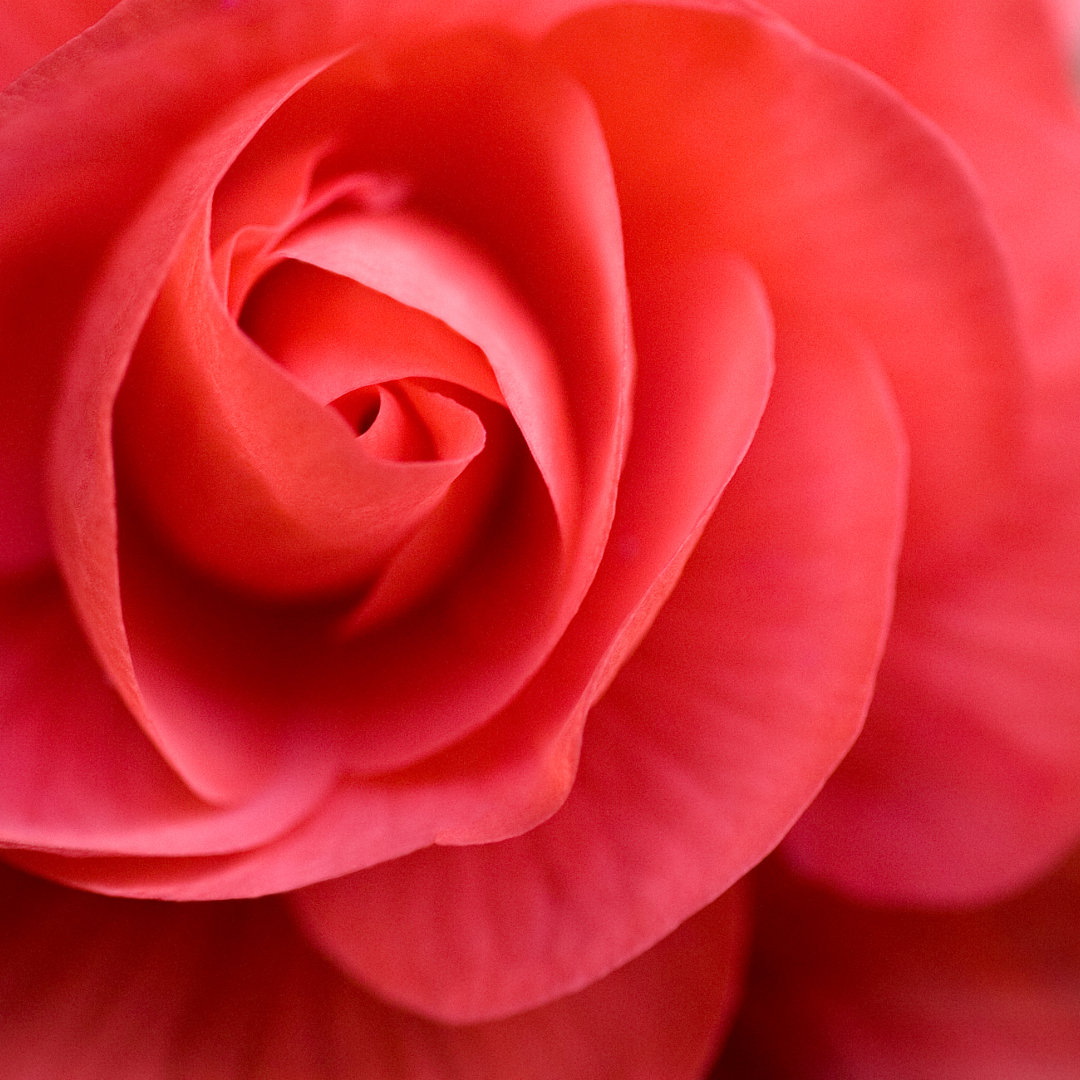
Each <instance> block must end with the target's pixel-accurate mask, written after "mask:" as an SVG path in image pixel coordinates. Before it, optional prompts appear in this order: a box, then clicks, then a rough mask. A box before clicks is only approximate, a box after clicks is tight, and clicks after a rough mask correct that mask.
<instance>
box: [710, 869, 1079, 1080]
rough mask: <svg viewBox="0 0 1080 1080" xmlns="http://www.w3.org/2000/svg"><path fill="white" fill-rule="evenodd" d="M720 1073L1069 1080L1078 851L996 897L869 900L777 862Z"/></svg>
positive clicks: (769, 875)
mask: <svg viewBox="0 0 1080 1080" xmlns="http://www.w3.org/2000/svg"><path fill="white" fill-rule="evenodd" d="M757 910H758V915H759V918H758V923H757V930H756V938H755V942H756V951H755V953H754V956H753V960H752V963H751V969H750V979H749V986H748V991H747V996H746V999H745V1000H744V1003H743V1006H742V1012H741V1014H740V1017H739V1020H738V1022H737V1025H736V1029H735V1032H734V1034H733V1036H732V1039H731V1041H730V1044H729V1045H728V1047H727V1049H726V1052H725V1055H724V1057H723V1058H722V1061H721V1066H720V1067H719V1069H718V1070H717V1072H716V1073H715V1077H716V1078H717V1080H719V1078H724V1080H735V1078H736V1077H738V1078H745V1080H786V1078H791V1080H833V1078H835V1077H844V1080H912V1078H915V1077H949V1080H1018V1078H1020V1077H1023V1080H1071V1078H1072V1077H1074V1076H1075V1075H1076V1066H1077V1062H1078V1061H1080V1022H1078V1021H1080V918H1078V917H1077V915H1078V912H1080V859H1077V857H1076V856H1073V857H1072V859H1071V860H1070V862H1068V863H1067V864H1066V865H1065V866H1063V867H1062V868H1061V869H1059V870H1058V871H1056V872H1055V873H1054V874H1053V875H1052V876H1051V877H1049V878H1048V879H1047V880H1045V881H1043V882H1041V883H1040V884H1038V885H1037V886H1036V887H1034V888H1032V889H1031V890H1029V891H1028V892H1026V893H1024V894H1022V895H1020V896H1018V897H1016V898H1014V899H1011V900H1008V901H1007V902H1005V903H1001V904H998V905H996V906H994V907H988V908H982V909H979V910H975V911H969V912H963V913H956V914H936V915H929V914H915V913H912V912H899V911H887V910H880V909H874V908H870V907H861V906H859V905H858V904H854V903H851V902H849V901H845V900H842V899H840V898H839V897H838V896H836V895H834V894H832V893H829V892H827V891H824V890H819V889H817V888H814V887H811V886H808V885H806V884H802V883H799V882H797V881H795V880H793V879H792V878H791V877H790V876H789V875H787V874H785V873H783V872H779V871H778V869H777V868H776V867H773V868H772V871H771V872H766V873H765V874H764V875H763V876H762V878H761V881H760V899H759V901H758V909H757Z"/></svg>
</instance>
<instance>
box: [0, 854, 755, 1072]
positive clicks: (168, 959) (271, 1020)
mask: <svg viewBox="0 0 1080 1080" xmlns="http://www.w3.org/2000/svg"><path fill="white" fill-rule="evenodd" d="M739 900H740V898H739V897H738V896H730V897H725V898H724V899H723V900H721V901H719V902H718V903H717V904H715V905H713V906H712V907H711V908H710V909H708V910H707V911H705V912H703V913H702V914H701V915H699V916H697V917H696V918H695V919H693V920H691V921H690V922H688V923H687V924H685V925H684V926H683V927H681V928H680V929H679V930H677V931H676V932H675V933H674V934H673V935H672V936H671V937H670V938H669V939H667V940H665V941H664V942H661V943H660V944H659V945H658V946H657V947H656V948H655V949H653V950H652V951H651V952H650V953H648V954H647V955H646V956H644V957H642V958H641V959H639V960H637V961H635V962H634V963H632V964H630V965H628V966H627V967H625V968H623V969H622V970H620V971H618V972H616V973H614V974H612V975H611V976H609V977H608V978H607V979H605V980H603V981H602V982H599V983H597V984H595V985H593V986H591V987H589V988H588V989H586V990H583V991H582V992H581V993H580V994H576V995H574V996H572V997H570V998H566V999H564V1000H562V1001H559V1002H556V1003H555V1004H553V1005H550V1006H547V1007H546V1008H543V1009H538V1010H535V1011H533V1012H530V1013H524V1014H521V1015H519V1016H515V1017H512V1018H510V1019H507V1020H502V1021H497V1022H494V1023H489V1024H482V1025H475V1026H472V1027H445V1026H443V1025H440V1024H435V1023H432V1022H430V1021H427V1020H423V1019H421V1018H419V1017H416V1016H412V1015H410V1014H408V1013H404V1012H401V1011H399V1010H397V1009H395V1008H393V1007H392V1006H389V1005H387V1004H385V1003H383V1002H381V1001H379V1000H378V999H376V998H373V997H371V996H370V995H368V994H367V993H365V992H364V991H363V990H361V989H360V988H358V987H356V986H355V985H354V984H352V983H350V982H349V981H348V980H347V979H346V978H345V977H344V976H343V975H342V974H341V973H340V972H339V971H338V970H337V969H336V968H334V967H333V966H331V965H330V964H329V963H328V962H327V961H326V960H325V959H323V958H322V957H320V956H319V955H318V954H317V953H315V952H314V951H313V950H312V949H311V948H310V947H309V946H308V945H307V944H306V943H305V942H304V940H303V938H302V936H301V935H300V934H299V933H298V932H297V930H296V928H295V926H294V925H293V924H292V922H291V920H290V919H289V918H288V916H287V915H286V913H285V911H284V910H283V908H282V907H281V906H280V904H279V903H278V902H277V901H274V900H264V901H235V902H229V903H215V904H163V903H155V902H146V901H133V900H107V899H104V898H102V897H98V896H93V895H90V894H87V893H80V892H75V891H71V890H68V889H63V888H60V887H58V886H54V885H49V884H46V883H45V882H41V881H37V880H34V879H32V878H26V877H23V876H22V875H21V874H18V873H16V872H15V871H11V870H8V869H4V868H0V912H2V913H3V917H2V919H0V1044H2V1045H3V1047H4V1053H3V1056H2V1058H0V1077H3V1078H4V1080H9V1078H10V1080H29V1078H31V1077H32V1078H33V1080H71V1078H72V1077H78V1080H169V1078H172V1077H177V1076H183V1077H184V1078H185V1080H245V1078H251V1080H255V1078H258V1080H313V1078H315V1077H318V1078H320V1080H507V1078H508V1077H513V1078H514V1080H594V1078H595V1077H597V1076H603V1077H604V1078H605V1080H608V1078H610V1080H654V1078H655V1077H657V1076H663V1077H664V1078H665V1080H696V1078H697V1077H699V1076H700V1074H701V1069H702V1067H703V1065H704V1063H705V1061H706V1060H707V1058H708V1055H709V1052H710V1050H711V1048H712V1046H713V1045H714V1042H715V1040H716V1038H717V1037H718V1035H719V1034H720V1030H721V1028H722V1027H723V1026H724V1024H725V1021H726V1019H727V1017H728V1016H729V1015H730V1012H731V1006H732V1005H733V1003H734V996H735V990H736V986H737V979H738V976H739V974H740V973H741V962H740V961H741V955H742V904H741V903H740V902H739Z"/></svg>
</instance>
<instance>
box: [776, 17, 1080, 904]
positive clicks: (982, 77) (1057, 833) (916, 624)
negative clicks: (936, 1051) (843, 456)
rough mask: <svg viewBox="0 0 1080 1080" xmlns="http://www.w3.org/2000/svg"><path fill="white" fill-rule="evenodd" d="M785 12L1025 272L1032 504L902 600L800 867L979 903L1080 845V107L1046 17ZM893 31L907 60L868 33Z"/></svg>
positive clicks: (884, 888)
mask: <svg viewBox="0 0 1080 1080" xmlns="http://www.w3.org/2000/svg"><path fill="white" fill-rule="evenodd" d="M781 6H782V7H784V9H785V10H789V9H790V10H791V11H792V12H793V13H794V9H795V7H799V8H800V12H799V14H800V16H802V15H805V20H806V21H805V24H804V25H806V27H807V28H808V29H809V30H810V31H811V32H813V33H815V34H820V35H822V36H823V39H824V40H825V41H827V42H828V43H830V44H834V45H840V46H841V47H845V48H846V47H852V48H855V49H856V52H855V55H856V56H857V58H859V59H860V60H862V61H863V62H866V63H870V64H872V65H873V66H874V67H875V68H876V69H877V70H878V71H879V72H880V73H881V74H883V75H884V76H885V77H887V78H890V79H892V80H893V81H895V82H896V84H897V85H898V86H899V87H900V89H901V90H902V91H903V92H904V93H905V95H908V96H909V97H910V98H911V99H912V100H913V101H915V102H916V103H917V104H918V105H920V106H921V107H922V108H924V109H926V110H927V111H928V112H929V114H930V115H931V116H932V117H934V119H935V120H937V121H938V122H939V123H941V124H943V125H944V127H945V129H946V130H947V131H948V132H949V134H950V135H952V136H953V137H954V138H956V139H957V140H958V142H959V143H960V145H961V146H962V147H963V148H964V149H965V150H966V151H967V152H968V153H969V154H970V155H971V157H972V160H973V162H974V163H975V165H976V167H977V169H978V172H979V175H980V180H981V182H982V184H983V187H984V190H985V191H986V193H987V197H988V200H989V203H990V208H991V210H992V212H993V214H994V216H995V218H996V220H997V222H998V223H999V224H1000V226H1001V228H1002V231H1003V234H1004V236H1005V238H1006V240H1007V243H1008V250H1009V254H1010V256H1011V257H1012V262H1013V265H1014V267H1015V269H1016V271H1017V281H1018V284H1019V293H1020V299H1021V311H1022V314H1023V317H1024V328H1025V330H1026V332H1027V336H1028V339H1029V340H1030V342H1031V344H1032V346H1033V349H1032V362H1033V373H1034V385H1033V388H1032V389H1033V393H1032V404H1033V408H1032V416H1031V426H1030V431H1029V433H1028V440H1029V445H1028V446H1027V448H1026V457H1025V459H1024V460H1023V463H1022V464H1023V471H1022V472H1021V475H1020V481H1021V483H1020V485H1019V489H1018V491H1017V493H1016V495H1015V497H1014V498H1013V500H1012V501H1011V502H1010V503H1007V504H1006V505H1005V506H1004V507H1003V509H1002V512H1001V514H1000V515H999V520H997V521H996V522H995V523H993V527H992V528H990V529H988V530H987V531H986V532H985V533H984V534H983V535H982V536H980V537H978V538H977V539H976V540H975V542H974V543H973V544H972V545H971V547H970V550H969V551H968V552H967V553H966V555H964V556H963V557H962V558H960V559H959V560H956V561H955V562H954V563H949V564H947V565H946V567H945V568H944V571H943V572H942V573H940V574H937V575H933V576H929V575H918V576H915V577H913V578H911V579H910V580H908V581H906V582H904V583H902V585H901V589H900V593H899V597H898V605H897V613H896V628H895V632H894V634H893V637H892V639H891V641H890V644H889V648H888V651H887V654H886V658H885V661H884V665H883V668H882V677H881V687H880V692H879V694H878V697H877V699H876V701H875V703H874V706H873V708H872V710H871V714H870V717H869V719H868V722H867V728H866V732H865V734H864V736H863V738H862V739H860V741H859V742H858V744H856V746H855V748H854V750H853V752H852V754H851V756H850V757H849V759H848V760H847V761H846V762H845V763H844V765H843V766H842V767H841V769H840V770H839V772H838V773H837V775H836V777H835V778H834V780H833V781H832V782H831V783H830V784H829V786H828V787H827V788H826V790H825V792H824V793H823V796H822V798H821V799H820V800H819V801H818V802H817V803H816V804H815V805H814V807H813V808H812V809H811V811H810V812H809V814H808V815H807V816H806V818H805V819H804V820H803V821H802V822H800V823H799V825H798V826H797V827H796V829H795V831H794V833H793V835H792V837H791V839H790V842H789V844H788V852H789V854H790V855H791V857H792V858H793V859H794V860H795V861H796V862H797V863H798V865H799V866H800V867H801V868H802V869H804V870H805V871H806V872H808V873H811V874H813V875H814V876H816V877H819V878H822V879H825V880H828V881H830V882H832V883H834V884H837V885H841V886H843V887H844V888H846V889H850V890H852V891H854V892H855V893H857V894H859V895H862V896H865V897H873V898H878V899H888V900H891V901H900V902H912V901H914V902H918V903H949V904H951V903H957V902H969V901H971V900H983V899H987V898H989V897H992V896H994V895H999V894H1000V893H1001V892H1003V891H1005V890H1008V889H1011V888H1014V887H1016V886H1017V885H1018V884H1020V883H1022V882H1024V881H1026V880H1030V879H1031V877H1033V876H1034V875H1036V874H1038V873H1040V872H1042V871H1043V870H1044V869H1045V867H1046V866H1047V865H1049V864H1050V863H1052V862H1053V861H1055V860H1056V859H1058V858H1059V857H1060V856H1061V854H1062V852H1063V851H1065V850H1066V849H1067V848H1069V847H1071V846H1072V845H1073V844H1074V843H1075V840H1076V837H1077V836H1078V835H1080V734H1078V733H1080V699H1078V698H1077V693H1076V687H1077V686H1078V685H1080V648H1078V646H1077V642H1078V641H1080V519H1078V517H1077V513H1076V506H1077V501H1078V499H1080V474H1078V473H1077V468H1076V461H1077V457H1078V455H1080V376H1078V367H1077V362H1078V359H1080V333H1078V323H1077V314H1076V313H1077V311H1078V310H1080V273H1078V272H1077V261H1076V251H1077V250H1078V248H1080V117H1078V115H1077V109H1076V102H1075V92H1074V90H1073V88H1072V86H1071V85H1070V81H1069V75H1068V72H1067V71H1066V70H1065V68H1064V66H1063V65H1062V63H1061V57H1060V49H1059V44H1058V42H1057V40H1056V39H1055V37H1054V35H1053V33H1052V29H1051V27H1050V25H1049V23H1048V22H1047V21H1046V19H1045V17H1044V11H1043V8H1042V6H1041V5H1039V4H1036V3H1016V4H1001V3H994V4H969V3H964V2H960V0H956V2H952V3H947V4H940V3H935V4H932V5H921V4H904V5H899V6H896V5H875V6H874V17H873V19H868V18H866V17H864V16H863V15H861V14H860V13H859V12H858V11H857V10H854V9H858V8H859V5H858V4H856V5H835V4H833V5H828V7H829V10H830V12H832V13H833V14H832V15H827V14H826V13H825V11H824V10H823V8H821V7H820V6H819V5H815V4H800V5H791V4H785V5H781ZM849 9H851V10H849ZM834 15H838V19H837V21H836V23H835V24H834V22H833V21H832V20H833V16H834ZM889 26H891V27H892V29H891V30H890V31H889V35H891V36H890V37H889V40H893V39H895V42H894V45H893V46H890V47H889V48H884V47H882V48H878V47H876V46H874V44H873V42H872V41H870V40H863V38H862V37H861V34H862V32H863V31H867V32H869V31H870V29H871V28H876V31H882V32H884V30H883V28H885V27H889ZM876 31H875V32H876ZM896 42H899V43H901V44H896ZM901 45H902V47H901ZM1033 192H1038V197H1037V198H1033V197H1032V193H1033Z"/></svg>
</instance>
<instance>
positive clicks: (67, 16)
mask: <svg viewBox="0 0 1080 1080" xmlns="http://www.w3.org/2000/svg"><path fill="white" fill-rule="evenodd" d="M115 3H116V0H57V2H56V3H53V4H47V5H42V4H39V3H37V2H36V0H5V3H4V9H3V11H2V12H0V86H6V85H7V84H8V83H9V82H10V81H11V80H12V79H14V78H15V76H17V75H19V74H20V73H21V72H22V71H24V70H25V69H26V68H28V67H30V66H31V65H32V64H35V63H37V61H38V60H40V59H41V58H42V57H43V56H45V55H46V54H47V53H50V52H52V51H53V49H56V48H58V47H59V46H61V45H63V44H64V42H65V41H67V40H68V39H69V38H73V37H75V35H76V34H78V33H81V32H82V31H83V30H85V29H86V28H87V27H88V26H90V25H91V24H92V23H95V22H97V20H98V19H100V18H101V16H102V15H104V14H105V13H106V12H107V11H108V10H109V9H110V8H111V7H113V6H114V5H115Z"/></svg>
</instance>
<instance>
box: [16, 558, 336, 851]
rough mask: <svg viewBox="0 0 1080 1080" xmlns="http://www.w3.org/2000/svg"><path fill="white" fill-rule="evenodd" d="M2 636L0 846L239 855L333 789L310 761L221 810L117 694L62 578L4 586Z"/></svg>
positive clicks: (327, 775) (280, 830)
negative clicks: (163, 752)
mask: <svg viewBox="0 0 1080 1080" xmlns="http://www.w3.org/2000/svg"><path fill="white" fill-rule="evenodd" d="M0 628H2V634H0V636H2V639H3V642H4V650H3V653H2V654H0V711H2V713H3V716H4V723H3V724H2V725H0V760H3V761H4V762H5V763H6V768H7V775H6V777H5V780H4V783H3V785H2V786H0V846H3V847H15V848H29V849H36V850H39V851H41V850H44V851H51V852H65V851H80V852H98V853H109V854H123V855H148V854H157V853H161V852H167V853H171V854H173V855H177V856H179V855H194V854H202V855H205V854H216V853H218V852H224V851H235V850H238V849H244V848H248V847H250V846H252V845H257V844H262V843H265V842H267V841H268V840H270V839H272V838H273V837H275V836H277V835H279V834H281V833H283V832H285V831H286V830H287V829H288V828H289V827H290V826H293V825H294V824H295V823H296V822H297V821H298V820H300V819H301V818H302V816H303V815H304V814H305V813H307V812H308V811H309V810H310V808H311V807H312V806H313V805H315V804H316V803H317V802H318V800H319V798H320V797H321V796H322V795H323V793H324V791H325V790H326V788H327V787H328V786H329V784H330V780H331V776H330V772H329V769H328V768H327V767H326V764H325V763H320V762H317V761H312V760H311V759H310V755H309V756H308V760H307V761H306V763H305V767H304V768H300V767H296V768H294V769H293V770H292V771H291V772H290V773H288V774H285V775H282V776H279V777H277V778H276V779H275V782H272V783H270V784H268V785H267V786H266V787H264V788H263V790H261V791H260V792H259V793H258V795H257V796H256V797H254V798H253V799H251V800H250V801H248V802H246V803H242V804H240V805H238V806H236V807H231V808H226V809H222V808H219V807H214V806H210V805H208V804H206V803H204V802H202V801H201V800H199V799H197V798H196V797H195V796H194V795H193V794H192V793H191V792H190V790H189V789H188V788H187V787H186V786H185V785H184V784H183V783H182V782H181V781H180V780H179V779H178V778H177V777H176V775H175V773H174V772H173V771H172V770H171V769H170V768H169V767H168V766H167V765H166V764H165V762H164V761H162V759H161V757H160V755H159V754H158V753H157V751H156V750H155V748H154V747H153V746H152V745H151V743H150V742H149V740H148V739H147V738H146V737H145V735H144V734H143V733H142V732H141V731H140V730H139V727H138V725H137V723H136V722H135V720H134V719H133V718H132V717H131V716H130V715H129V714H128V712H127V710H126V709H125V708H124V706H123V704H122V703H121V702H120V700H119V699H118V698H117V696H116V694H115V692H114V691H113V690H112V689H111V688H110V687H109V686H108V684H107V683H106V681H105V678H104V676H103V674H102V672H101V670H100V668H99V667H98V666H97V664H96V662H95V660H94V658H93V656H92V655H91V654H90V651H89V649H88V648H87V645H86V642H85V639H84V638H83V637H82V634H81V633H80V631H79V628H78V626H77V624H76V623H75V620H74V619H73V617H72V615H71V612H70V609H69V608H68V605H67V601H66V597H65V596H64V593H63V591H62V589H61V588H60V586H59V583H58V582H56V581H55V580H53V579H52V578H45V579H42V580H36V581H26V582H24V583H21V584H19V585H7V586H5V587H4V589H3V591H2V593H0ZM298 764H299V763H298ZM60 861H61V863H62V862H63V861H64V860H63V859H62V858H61V859H60Z"/></svg>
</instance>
